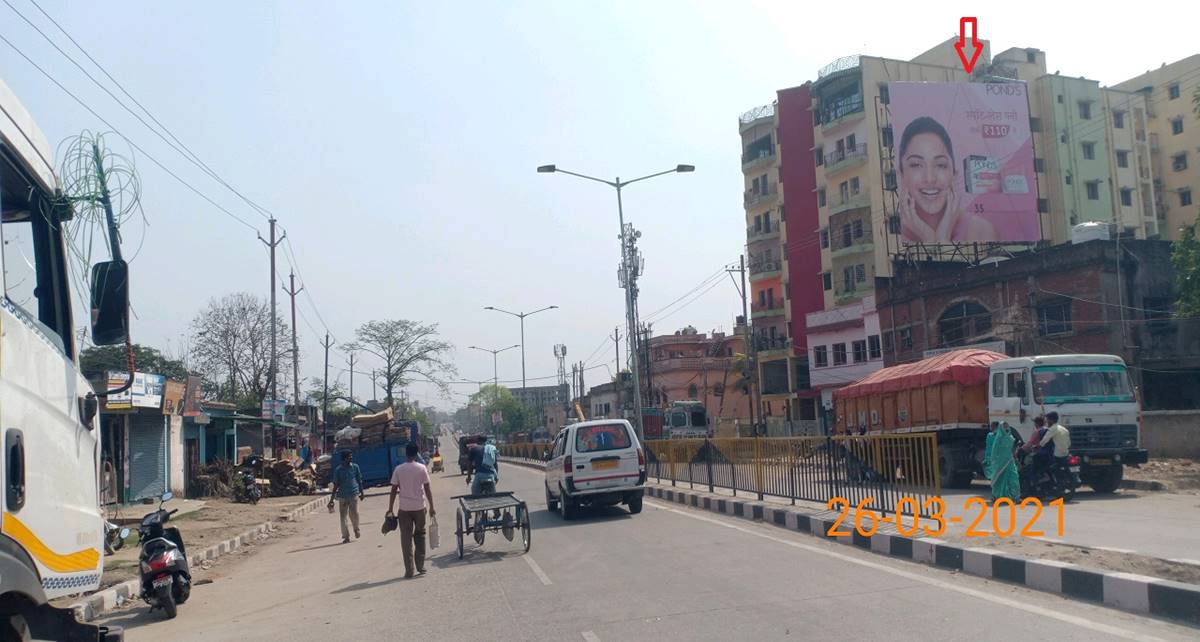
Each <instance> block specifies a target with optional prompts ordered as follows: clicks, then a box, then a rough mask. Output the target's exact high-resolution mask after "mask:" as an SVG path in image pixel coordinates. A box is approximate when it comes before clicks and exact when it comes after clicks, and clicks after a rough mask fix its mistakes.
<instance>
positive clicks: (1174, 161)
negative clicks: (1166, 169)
mask: <svg viewBox="0 0 1200 642" xmlns="http://www.w3.org/2000/svg"><path fill="white" fill-rule="evenodd" d="M1171 169H1173V170H1175V171H1177V172H1182V171H1184V170H1185V169H1187V152H1180V153H1178V154H1175V155H1174V156H1172V157H1171Z"/></svg>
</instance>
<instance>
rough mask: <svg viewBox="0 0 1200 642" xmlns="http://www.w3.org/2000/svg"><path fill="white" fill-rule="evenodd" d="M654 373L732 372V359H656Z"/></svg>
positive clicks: (653, 367) (653, 365)
mask: <svg viewBox="0 0 1200 642" xmlns="http://www.w3.org/2000/svg"><path fill="white" fill-rule="evenodd" d="M651 368H652V370H651V371H652V372H654V373H658V374H661V373H663V372H664V371H667V370H731V369H733V359H732V358H731V357H670V358H666V359H655V360H654V363H653V364H652V365H651Z"/></svg>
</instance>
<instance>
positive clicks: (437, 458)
mask: <svg viewBox="0 0 1200 642" xmlns="http://www.w3.org/2000/svg"><path fill="white" fill-rule="evenodd" d="M442 470H443V468H442V456H441V454H436V455H434V456H433V472H435V473H440V472H442Z"/></svg>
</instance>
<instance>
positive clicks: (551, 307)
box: [484, 305, 558, 393]
mask: <svg viewBox="0 0 1200 642" xmlns="http://www.w3.org/2000/svg"><path fill="white" fill-rule="evenodd" d="M557 309H558V306H557V305H548V306H546V307H544V308H542V309H540V310H534V311H533V312H509V311H508V310H502V309H500V308H497V307H495V306H491V305H489V306H487V307H486V308H484V310H492V311H493V312H503V313H504V314H507V315H511V316H514V317H517V318H518V319H520V320H521V392H522V393H524V391H525V317H531V316H533V315H535V314H537V313H538V312H545V311H546V310H557Z"/></svg>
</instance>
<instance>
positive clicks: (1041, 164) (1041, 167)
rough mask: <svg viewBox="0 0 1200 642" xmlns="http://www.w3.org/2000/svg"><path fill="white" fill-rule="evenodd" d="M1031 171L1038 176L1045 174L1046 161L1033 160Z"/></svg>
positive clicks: (1041, 159)
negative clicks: (1038, 174)
mask: <svg viewBox="0 0 1200 642" xmlns="http://www.w3.org/2000/svg"><path fill="white" fill-rule="evenodd" d="M1033 171H1035V172H1038V173H1040V174H1041V173H1045V172H1046V159H1044V158H1035V159H1033Z"/></svg>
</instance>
